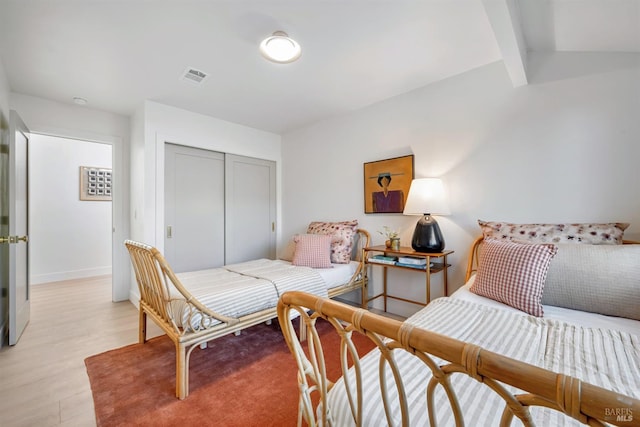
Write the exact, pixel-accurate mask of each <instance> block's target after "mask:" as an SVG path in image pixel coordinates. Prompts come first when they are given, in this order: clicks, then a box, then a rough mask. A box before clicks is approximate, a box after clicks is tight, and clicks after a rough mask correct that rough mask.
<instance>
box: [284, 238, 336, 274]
mask: <svg viewBox="0 0 640 427" xmlns="http://www.w3.org/2000/svg"><path fill="white" fill-rule="evenodd" d="M331 240H332V236H329V235H323V234H298V235H296V236H294V238H293V241H294V242H295V244H296V249H295V252H294V253H293V260H292V261H291V262H292V264H293V265H299V266H303V267H312V268H331V267H333V266H332V265H331Z"/></svg>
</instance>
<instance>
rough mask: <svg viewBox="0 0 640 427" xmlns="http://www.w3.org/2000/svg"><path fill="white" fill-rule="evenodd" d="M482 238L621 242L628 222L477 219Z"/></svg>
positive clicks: (560, 241)
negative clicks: (577, 222)
mask: <svg viewBox="0 0 640 427" xmlns="http://www.w3.org/2000/svg"><path fill="white" fill-rule="evenodd" d="M478 224H479V225H480V228H481V229H482V235H483V237H484V238H485V239H487V238H491V239H499V240H512V241H520V242H526V243H583V244H588V245H621V244H622V237H623V234H624V230H625V229H626V228H627V227H629V224H628V223H620V222H611V223H602V224H592V223H584V224H511V223H507V222H495V221H482V220H478Z"/></svg>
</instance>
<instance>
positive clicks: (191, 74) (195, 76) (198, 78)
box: [182, 68, 207, 83]
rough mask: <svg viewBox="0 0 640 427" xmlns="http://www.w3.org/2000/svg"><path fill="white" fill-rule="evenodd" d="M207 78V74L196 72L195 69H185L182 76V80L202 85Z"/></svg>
mask: <svg viewBox="0 0 640 427" xmlns="http://www.w3.org/2000/svg"><path fill="white" fill-rule="evenodd" d="M206 78H207V73H205V72H204V71H200V70H196V69H195V68H187V69H186V70H185V71H184V73H183V74H182V80H187V81H190V82H193V83H202V81H203V80H204V79H206Z"/></svg>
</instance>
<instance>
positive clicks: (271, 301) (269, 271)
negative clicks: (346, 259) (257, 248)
mask: <svg viewBox="0 0 640 427" xmlns="http://www.w3.org/2000/svg"><path fill="white" fill-rule="evenodd" d="M345 273H346V274H348V270H347V271H345ZM176 276H177V277H178V279H179V280H180V282H181V283H182V284H183V285H184V287H185V288H186V289H187V290H188V291H189V293H190V294H191V295H192V296H193V297H194V298H196V299H197V300H198V301H200V303H202V304H203V305H205V306H206V307H208V308H209V309H211V310H212V311H214V312H216V313H220V314H222V315H224V316H229V317H232V318H236V319H237V318H240V317H243V316H246V315H249V314H252V313H257V312H260V311H263V310H267V309H269V308H273V307H275V306H276V305H277V303H278V298H279V297H280V295H282V294H283V293H284V292H286V291H290V290H300V291H304V292H308V293H311V294H313V295H317V296H320V297H327V296H328V289H327V284H326V283H325V281H324V279H323V278H322V275H321V273H320V272H319V271H318V270H317V269H313V268H309V267H298V266H295V265H292V264H291V263H289V262H286V261H280V260H270V259H258V260H252V261H247V262H243V263H238V264H231V265H226V266H224V267H219V268H213V269H207V270H200V271H191V272H185V273H177V274H176ZM350 278H351V276H348V277H342V283H345V282H347V281H349V279H350ZM171 303H172V310H173V316H174V318H175V319H176V320H178V322H177V323H178V326H179V327H185V328H188V329H189V330H192V331H193V330H199V329H202V328H205V327H209V326H213V325H215V324H217V323H220V320H218V319H211V321H210V322H208V323H206V324H203V322H202V315H201V313H199V312H193V311H192V310H190V308H189V307H188V305H187V304H186V300H185V298H184V297H183V296H182V294H180V293H179V292H178V291H177V290H176V289H173V290H172V300H171Z"/></svg>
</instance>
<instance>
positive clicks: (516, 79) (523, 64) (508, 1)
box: [482, 0, 528, 87]
mask: <svg viewBox="0 0 640 427" xmlns="http://www.w3.org/2000/svg"><path fill="white" fill-rule="evenodd" d="M482 4H483V5H484V10H485V12H486V13H487V17H488V18H489V23H490V24H491V27H492V28H493V33H494V35H495V37H496V41H497V43H498V47H499V48H500V52H501V53H502V60H503V61H504V65H505V66H506V68H507V72H508V73H509V77H511V83H512V84H513V86H514V87H518V86H523V85H526V84H527V83H528V80H527V46H526V43H525V40H524V37H523V35H522V26H521V22H520V12H519V10H518V6H517V4H516V0H482Z"/></svg>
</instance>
